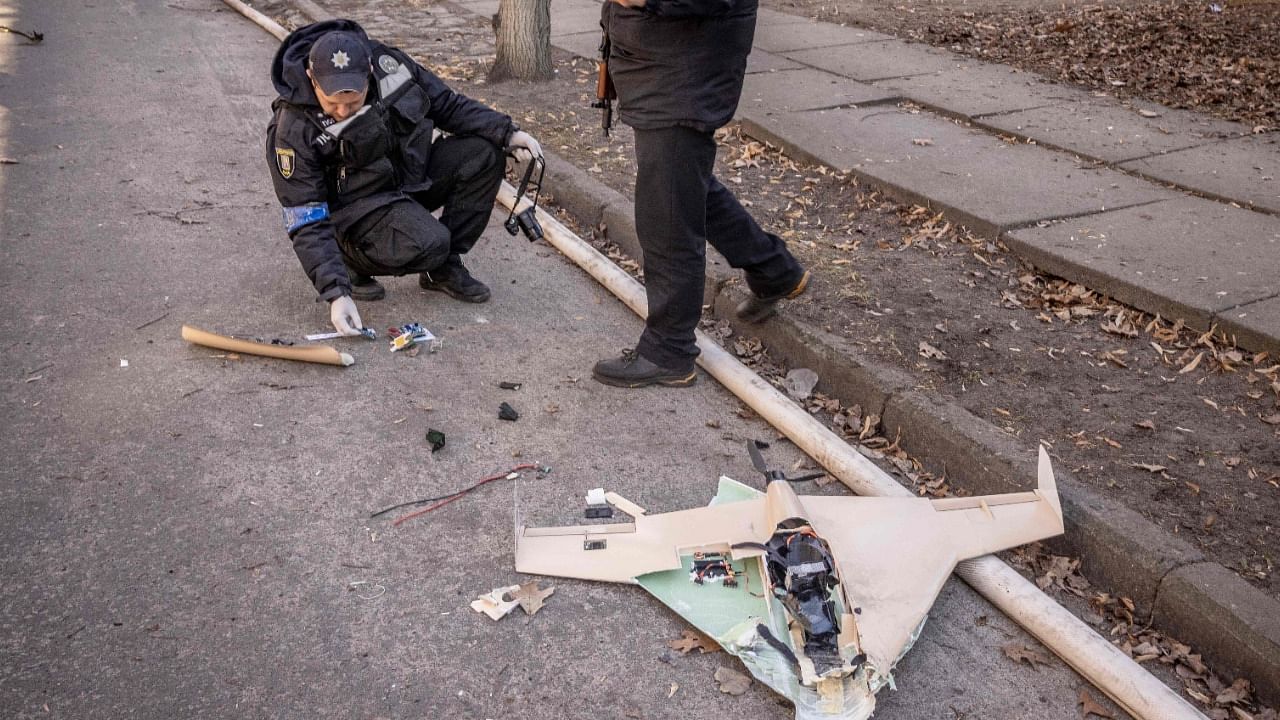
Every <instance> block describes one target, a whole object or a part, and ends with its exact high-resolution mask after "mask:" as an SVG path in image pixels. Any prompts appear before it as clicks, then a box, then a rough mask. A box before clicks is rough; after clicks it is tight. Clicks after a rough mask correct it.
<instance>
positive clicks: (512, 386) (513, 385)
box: [498, 381, 524, 390]
mask: <svg viewBox="0 0 1280 720" xmlns="http://www.w3.org/2000/svg"><path fill="white" fill-rule="evenodd" d="M523 384H524V383H518V382H506V381H503V382H500V383H498V387H500V388H502V389H503V390H519V389H520V386H521V385H523Z"/></svg>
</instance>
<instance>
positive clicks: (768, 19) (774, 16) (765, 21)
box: [756, 8, 813, 32]
mask: <svg viewBox="0 0 1280 720" xmlns="http://www.w3.org/2000/svg"><path fill="white" fill-rule="evenodd" d="M807 22H813V21H812V20H810V19H809V18H806V17H800V16H799V15H789V14H787V13H782V12H778V11H777V10H769V9H767V8H760V10H759V11H757V13H756V31H757V32H759V29H760V28H761V27H763V26H765V25H791V24H794V23H807Z"/></svg>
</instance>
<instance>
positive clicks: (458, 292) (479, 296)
mask: <svg viewBox="0 0 1280 720" xmlns="http://www.w3.org/2000/svg"><path fill="white" fill-rule="evenodd" d="M418 287H420V288H422V289H423V290H433V291H435V292H442V293H445V294H447V295H449V297H452V298H454V299H456V300H461V301H463V302H470V303H482V302H487V301H488V300H489V286H488V285H485V284H484V283H482V282H480V281H479V280H477V279H475V278H473V277H471V273H469V272H467V268H466V267H465V266H464V265H463V264H462V259H461V258H458V257H456V256H451V257H450V258H449V259H448V260H445V261H444V264H443V265H441V266H440V267H438V268H436V269H435V270H431V271H429V272H424V273H422V274H421V275H419V276H418Z"/></svg>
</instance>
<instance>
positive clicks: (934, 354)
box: [920, 340, 947, 360]
mask: <svg viewBox="0 0 1280 720" xmlns="http://www.w3.org/2000/svg"><path fill="white" fill-rule="evenodd" d="M920 357H924V358H929V359H930V360H946V359H947V354H946V353H944V352H942V351H941V350H939V349H938V348H936V347H934V346H932V345H930V344H929V343H927V342H925V341H923V340H921V341H920Z"/></svg>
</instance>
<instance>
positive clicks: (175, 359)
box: [0, 0, 1100, 720]
mask: <svg viewBox="0 0 1280 720" xmlns="http://www.w3.org/2000/svg"><path fill="white" fill-rule="evenodd" d="M0 24H4V25H8V26H10V27H16V28H20V29H25V30H30V29H35V30H39V31H41V32H44V33H45V40H44V42H43V43H41V44H39V45H29V44H25V43H24V41H22V39H21V38H19V37H17V36H15V35H0V73H2V75H0V157H4V158H6V164H3V165H0V203H2V208H3V212H2V214H0V236H2V237H3V245H2V246H0V254H2V260H0V268H3V269H2V270H0V298H3V299H4V306H3V307H2V308H0V338H3V342H2V343H0V347H2V348H3V351H2V355H0V357H2V359H3V364H4V381H3V387H4V391H3V397H2V398H0V403H2V406H0V407H2V417H3V418H4V420H3V422H4V432H3V433H2V434H0V452H2V453H3V457H4V458H5V460H4V463H3V469H2V470H0V472H2V473H3V482H2V484H0V519H2V522H0V568H3V585H2V589H0V716H3V717H6V718H46V717H51V718H58V717H63V718H117V719H118V718H179V717H180V718H205V717H209V718H223V717H237V718H238V717H270V718H330V717H332V718H353V717H369V718H375V717H388V718H390V717H459V718H499V717H527V718H552V717H555V718H615V717H632V718H662V717H681V718H718V717H725V716H727V715H729V714H734V715H742V716H744V717H753V718H787V717H790V716H791V709H790V707H789V705H788V704H787V703H786V702H785V701H783V700H782V699H780V698H779V697H778V696H776V695H774V694H772V693H771V692H769V691H768V690H766V689H764V688H762V687H761V686H760V685H759V684H756V685H754V686H753V688H752V689H751V690H750V691H749V692H748V693H747V694H745V695H743V696H740V697H731V696H728V695H722V694H721V693H720V692H719V691H718V690H717V689H716V687H715V683H714V682H713V680H712V674H713V672H714V670H715V668H716V667H718V666H720V665H729V666H733V667H737V668H740V667H741V666H740V665H739V664H738V663H737V661H736V660H734V659H733V658H730V657H728V656H726V655H725V654H723V653H718V654H711V655H705V656H695V655H691V656H688V657H681V656H679V655H675V656H671V655H670V654H669V653H667V651H666V648H665V644H664V643H665V641H666V640H668V639H672V638H676V637H678V636H679V633H680V630H681V629H682V628H683V627H685V625H684V623H683V622H682V621H681V620H680V619H679V618H678V617H677V616H676V615H675V614H674V613H672V612H670V611H668V610H667V609H665V608H664V607H662V606H661V605H660V604H658V603H657V602H656V601H655V600H653V599H652V598H650V597H649V596H648V595H647V594H645V593H644V592H643V591H642V590H640V589H639V588H636V587H630V586H612V585H603V584H593V583H584V582H574V581H565V580H557V579H552V580H550V582H551V583H554V584H555V586H556V593H555V595H554V596H552V597H551V598H550V599H549V600H548V602H547V605H546V607H545V608H544V609H543V610H542V611H541V612H540V613H539V614H537V615H536V616H533V617H525V616H524V615H523V614H522V613H520V611H516V613H515V614H513V615H512V616H510V617H508V618H506V619H504V620H502V621H501V622H497V623H495V622H493V621H491V620H489V619H488V618H486V617H482V616H480V615H478V614H476V613H474V612H472V611H471V610H470V609H469V608H468V603H469V601H470V600H472V599H473V598H474V597H475V596H476V595H477V594H479V593H481V592H485V591H488V590H490V589H491V588H494V587H496V586H501V585H507V584H513V583H516V582H519V581H520V580H521V579H522V578H521V577H520V576H518V575H517V574H516V573H515V572H514V568H513V556H512V548H513V526H514V522H515V519H514V515H515V513H516V512H517V511H518V512H519V514H520V516H521V517H523V518H525V519H526V520H527V521H528V522H529V523H530V524H561V523H568V522H573V521H574V518H575V517H576V516H577V515H578V514H579V513H580V511H581V505H582V497H583V496H584V495H585V493H586V491H587V490H588V489H590V488H592V487H597V486H602V485H603V486H605V487H606V488H609V489H612V490H616V491H618V492H620V493H621V494H623V495H625V496H627V497H629V498H630V499H632V500H634V501H635V502H637V503H639V504H640V505H641V506H644V507H646V508H648V509H649V510H650V512H655V511H665V510H675V509H681V508H684V507H689V506H692V505H697V504H702V503H705V502H707V500H709V499H710V497H711V495H712V494H713V493H714V488H715V485H716V478H717V476H718V475H720V474H722V473H723V474H727V475H730V476H733V477H736V478H738V479H741V480H745V481H750V482H756V481H757V480H758V478H757V477H755V476H754V475H753V473H752V472H751V470H750V465H749V461H748V458H747V457H746V455H745V453H744V452H743V451H742V447H743V443H744V441H745V440H746V439H747V438H751V437H763V438H772V437H773V433H772V432H771V431H770V430H769V428H767V427H766V426H765V425H764V424H763V423H761V422H760V421H759V420H748V419H744V418H742V417H740V416H739V415H738V414H737V410H738V409H739V408H740V404H739V403H738V401H737V400H736V399H734V398H733V397H732V396H731V395H730V394H729V393H728V392H726V391H725V390H723V389H722V388H720V387H719V386H718V385H717V384H716V383H715V382H714V381H713V380H711V379H710V378H708V377H706V376H703V377H702V378H701V380H700V382H699V384H698V385H697V386H696V387H694V388H692V389H688V390H670V389H650V390H641V391H624V390H618V389H614V388H606V387H604V386H600V385H597V384H596V383H594V382H593V381H592V380H591V379H590V366H591V364H592V363H593V362H594V361H595V360H597V359H599V358H601V357H605V356H608V355H611V354H614V353H616V352H617V351H618V350H620V349H621V348H623V347H626V346H628V345H629V344H631V343H632V342H633V341H634V339H635V338H636V336H637V334H638V332H639V328H640V323H639V321H638V320H637V319H636V318H635V317H634V316H633V315H632V314H631V313H630V312H629V311H627V310H626V309H625V308H624V307H623V306H622V305H621V304H620V303H618V302H617V301H615V300H614V299H613V298H612V297H611V296H609V295H608V294H607V293H606V291H604V290H603V289H601V288H599V287H598V286H596V285H595V283H593V282H592V281H591V280H590V278H588V277H587V276H586V275H585V274H584V273H582V272H581V271H579V270H578V269H577V268H575V267H573V266H572V265H570V264H569V263H567V262H566V261H565V260H563V259H562V258H561V257H560V256H559V255H557V254H556V253H555V252H554V251H553V250H552V249H550V248H548V247H546V246H542V245H529V244H528V243H526V242H525V241H524V240H523V239H522V238H512V237H510V236H508V235H506V234H505V233H504V232H503V231H502V230H501V227H500V223H499V222H498V221H495V222H494V223H493V224H492V228H491V230H490V232H489V233H488V234H487V235H486V237H485V238H484V239H483V240H482V241H481V243H480V246H479V248H478V249H477V251H476V252H475V253H474V254H473V256H472V259H471V260H470V265H471V267H472V268H473V271H474V272H475V273H476V275H477V276H478V277H480V278H482V279H484V280H486V281H488V282H489V283H490V285H491V286H492V287H493V300H492V302H490V303H488V304H486V305H480V306H473V305H465V304H462V303H458V302H455V301H452V300H450V299H448V298H446V297H444V296H442V295H438V294H430V295H428V294H426V293H423V292H421V291H419V290H418V288H417V285H416V283H415V282H414V279H413V278H399V279H394V278H393V279H390V280H389V281H388V282H387V285H388V289H389V291H390V294H389V297H388V299H387V300H385V301H383V302H379V303H366V304H364V305H363V306H362V307H361V311H362V313H363V317H364V318H365V320H366V323H367V324H368V325H370V326H373V327H376V328H379V329H384V328H387V327H389V326H392V325H398V324H400V323H404V322H410V321H419V322H422V323H423V324H425V325H426V326H427V327H429V328H430V329H431V330H433V331H434V332H435V333H436V334H437V335H439V336H441V337H442V338H443V347H442V348H441V349H439V351H437V352H436V353H434V354H428V353H423V354H420V355H418V356H417V357H407V356H405V355H403V354H399V353H396V354H392V353H390V352H388V351H387V345H386V343H385V342H383V341H382V340H379V341H377V342H367V341H364V340H346V341H340V342H337V343H334V344H336V345H340V346H341V347H342V348H343V349H345V350H347V351H349V352H351V353H352V354H354V355H355V356H356V358H357V362H356V364H355V365H354V366H352V367H349V368H345V369H343V368H336V367H327V366H318V365H307V364H301V363H289V362H285V361H276V360H268V359H262V358H254V357H243V358H241V359H238V360H237V359H227V358H219V357H215V356H216V355H219V354H220V353H218V352H216V351H212V350H207V349H202V348H196V347H192V346H189V345H187V344H186V343H184V342H183V341H182V340H181V339H180V338H179V328H180V326H181V325H182V324H183V323H190V324H193V325H196V326H199V327H203V328H206V329H209V330H214V331H220V332H225V333H235V334H240V335H246V336H254V337H262V338H289V339H297V340H300V339H301V336H302V335H303V334H306V333H310V332H319V331H323V330H326V329H328V316H327V309H326V307H325V306H324V305H323V304H318V303H316V302H314V295H315V294H314V292H313V291H312V289H311V288H310V285H309V283H308V282H307V280H306V277H305V276H304V274H303V273H302V271H301V269H300V268H299V266H298V264H297V261H296V260H295V258H294V256H293V253H292V250H291V248H290V245H289V242H288V239H287V237H286V236H285V233H284V231H283V229H282V223H281V219H280V210H279V207H278V205H277V203H276V201H275V198H274V195H273V194H272V192H271V189H270V182H269V178H268V176H267V166H266V160H265V158H264V152H263V144H262V143H263V129H264V127H265V125H266V123H267V120H268V117H269V112H270V110H269V105H270V101H271V99H272V97H273V92H272V90H271V86H270V82H269V77H268V68H269V64H270V60H271V57H272V53H273V51H274V48H275V40H274V39H273V38H271V37H270V36H269V35H267V34H266V33H264V32H263V31H262V30H260V29H258V28H257V27H255V26H253V25H252V24H250V23H249V22H247V21H245V20H244V19H242V18H241V17H239V16H238V15H236V14H234V13H232V12H229V11H227V10H226V9H224V7H223V6H222V4H221V3H220V2H217V1H216V0H170V1H168V2H165V1H164V0H138V1H137V2H125V1H123V0H97V1H96V2H94V3H92V4H89V3H70V2H45V1H43V0H18V2H16V3H14V2H8V3H4V4H0ZM10 161H11V162H10ZM495 217H496V216H495ZM126 362H127V366H125V363H126ZM500 381H515V382H521V383H523V386H522V387H521V388H520V389H519V390H515V391H511V390H502V389H500V388H498V387H497V385H498V383H499V382H500ZM503 401H506V402H509V403H510V404H511V405H513V406H514V407H515V408H516V409H517V410H518V411H520V412H521V413H522V415H521V418H520V419H519V420H518V421H517V422H514V423H512V422H504V421H501V420H499V419H498V417H497V408H498V405H499V403H501V402H503ZM713 420H714V421H718V422H719V424H720V427H719V428H712V427H709V426H708V425H707V423H708V421H713ZM428 428H436V429H439V430H442V431H443V432H445V433H446V435H447V437H448V444H447V445H446V447H445V448H444V449H442V450H440V451H439V452H437V453H435V454H432V453H431V452H430V449H429V448H428V446H427V444H426V442H425V441H424V434H425V432H426V430H427V429H428ZM769 453H770V458H771V460H773V461H774V462H775V463H777V464H778V465H779V466H782V467H790V466H791V464H792V463H794V462H795V461H796V460H798V459H799V457H800V456H799V454H798V452H797V451H796V450H795V449H794V448H793V447H791V446H790V445H788V444H786V443H775V445H774V448H773V449H771V450H770V451H769ZM525 461H538V462H542V463H546V464H548V465H550V466H551V467H552V468H553V472H552V473H551V474H550V475H549V476H547V477H545V478H543V479H536V478H534V477H532V476H528V477H526V478H525V479H522V480H520V481H519V482H518V484H517V483H513V482H506V481H503V482H500V483H495V484H493V485H491V486H488V487H486V488H485V489H483V490H481V491H479V492H477V493H475V494H473V495H472V496H470V497H468V498H466V499H464V500H462V501H460V502H457V503H454V504H452V505H450V506H448V507H446V508H443V509H441V510H439V511H437V512H435V513H433V514H431V515H429V516H427V517H425V518H421V519H419V520H416V521H412V522H409V523H406V524H405V525H403V526H401V527H399V528H393V527H391V525H390V523H389V522H388V521H387V520H386V519H385V518H383V519H378V520H370V519H369V518H368V517H367V516H368V513H369V512H370V511H371V510H373V509H377V508H380V507H384V506H387V505H390V504H393V503H396V502H402V501H405V500H410V499H414V498H418V497H424V496H432V495H440V494H443V493H445V492H448V491H450V490H452V489H454V488H457V487H460V486H463V485H467V484H470V483H471V482H473V481H475V480H476V479H479V478H481V477H484V476H486V475H490V474H492V473H495V472H498V471H501V470H504V469H506V468H508V467H510V466H511V465H513V464H515V463H518V462H525ZM802 491H804V492H814V491H813V490H812V489H811V488H802ZM819 492H835V493H839V492H843V490H841V489H839V486H838V484H833V485H830V486H828V487H827V488H826V489H825V490H822V491H819ZM1007 643H1016V644H1025V645H1028V646H1031V647H1038V646H1037V645H1036V643H1035V642H1034V641H1033V640H1031V639H1029V638H1027V637H1026V636H1025V635H1023V634H1022V633H1021V632H1020V631H1019V630H1017V628H1016V626H1014V625H1013V624H1012V623H1011V622H1010V621H1008V620H1007V619H1005V618H1004V617H1003V616H1001V615H1000V614H999V613H998V612H996V611H995V610H993V609H992V608H991V607H990V606H988V605H987V604H986V603H985V602H984V601H982V600H981V599H980V598H978V597H977V596H976V595H975V594H974V593H973V592H972V591H970V590H969V589H968V588H967V587H966V586H964V585H962V584H961V583H959V581H955V580H953V581H951V582H950V583H949V584H948V585H947V587H946V588H945V589H944V591H943V593H942V596H941V598H940V599H939V601H938V603H937V605H936V606H935V608H934V611H933V613H932V615H931V617H930V620H929V623H928V625H927V626H926V629H925V631H924V635H923V637H922V638H921V639H920V641H919V643H918V644H917V646H916V648H915V650H914V651H913V652H912V653H910V654H909V655H908V656H907V658H906V659H905V660H904V661H903V662H902V663H901V664H900V666H899V669H898V672H897V687H898V689H897V690H896V691H890V690H886V691H884V692H883V693H882V694H881V696H880V709H879V711H878V713H877V717H882V718H904V719H905V718H921V719H923V718H963V717H971V718H978V717H983V718H1001V717H1005V718H1014V717H1030V716H1035V717H1038V718H1044V719H1046V720H1050V719H1057V718H1061V719H1063V720H1066V719H1067V718H1077V717H1079V711H1078V710H1077V707H1076V699H1077V695H1078V693H1079V690H1080V688H1081V687H1083V686H1084V685H1085V683H1084V681H1083V680H1081V679H1080V678H1079V677H1078V676H1076V675H1075V674H1074V673H1073V672H1071V671H1070V670H1069V669H1067V668H1065V666H1063V665H1061V663H1059V662H1057V661H1054V662H1053V663H1052V664H1051V665H1049V666H1047V667H1041V668H1040V669H1038V670H1033V669H1031V668H1029V667H1027V666H1026V665H1019V664H1016V663H1015V662H1013V661H1012V660H1010V659H1009V658H1007V657H1006V656H1005V655H1004V653H1003V652H1002V651H1001V646H1002V645H1005V644H1007ZM1094 694H1095V696H1097V697H1100V694H1099V693H1097V692H1096V691H1094Z"/></svg>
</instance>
